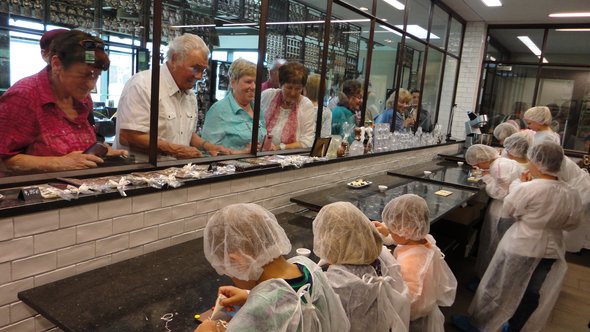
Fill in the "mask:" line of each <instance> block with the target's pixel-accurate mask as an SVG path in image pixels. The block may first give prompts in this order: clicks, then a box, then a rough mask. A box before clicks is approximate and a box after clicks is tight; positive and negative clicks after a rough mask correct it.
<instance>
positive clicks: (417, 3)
mask: <svg viewBox="0 0 590 332" xmlns="http://www.w3.org/2000/svg"><path fill="white" fill-rule="evenodd" d="M408 8H409V9H408V10H409V14H408V25H407V26H406V32H407V33H409V34H411V35H412V36H414V37H415V38H417V39H421V40H423V41H426V37H427V36H428V19H429V15H430V1H429V0H412V1H410V2H409V4H408Z"/></svg>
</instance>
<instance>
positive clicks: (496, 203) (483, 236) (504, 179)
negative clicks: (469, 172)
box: [465, 144, 523, 288]
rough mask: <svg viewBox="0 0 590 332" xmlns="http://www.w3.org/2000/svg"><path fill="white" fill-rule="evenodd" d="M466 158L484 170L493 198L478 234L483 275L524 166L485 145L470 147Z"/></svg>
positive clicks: (478, 262) (479, 275)
mask: <svg viewBox="0 0 590 332" xmlns="http://www.w3.org/2000/svg"><path fill="white" fill-rule="evenodd" d="M465 161H467V163H468V164H469V165H471V166H473V167H474V168H478V169H480V170H481V171H482V174H483V177H482V181H483V182H484V183H485V184H486V193H487V194H488V196H489V197H490V198H491V201H490V203H489V204H488V208H487V210H486V214H485V216H484V220H483V224H482V226H481V230H480V235H479V248H478V251H477V260H476V270H477V275H478V277H480V278H481V277H482V276H483V274H484V272H485V271H486V268H487V267H488V264H489V263H490V261H491V260H492V256H494V252H495V251H496V246H497V245H498V242H499V241H500V236H499V234H498V223H499V221H500V214H501V212H502V204H503V199H504V197H505V196H506V195H508V191H509V188H510V184H511V183H512V181H514V180H516V179H518V177H519V176H520V173H521V172H522V170H523V169H522V167H520V166H519V165H518V163H517V162H516V161H514V160H510V159H508V158H501V157H500V155H499V154H498V151H497V150H496V149H495V148H493V147H491V146H487V145H483V144H474V145H472V146H470V147H469V148H468V149H467V151H466V152H465ZM473 288H475V287H473Z"/></svg>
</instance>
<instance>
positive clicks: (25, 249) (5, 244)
mask: <svg viewBox="0 0 590 332" xmlns="http://www.w3.org/2000/svg"><path fill="white" fill-rule="evenodd" d="M33 253H34V246H33V237H32V236H27V237H21V238H18V239H14V240H8V241H2V242H0V263H4V262H7V261H10V260H13V259H17V258H22V257H26V256H30V255H32V254H33Z"/></svg>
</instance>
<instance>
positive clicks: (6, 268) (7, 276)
mask: <svg viewBox="0 0 590 332" xmlns="http://www.w3.org/2000/svg"><path fill="white" fill-rule="evenodd" d="M11 276H12V269H11V266H10V262H6V263H2V264H0V285H2V284H5V283H7V282H10V281H11V280H12V277H11ZM0 326H2V325H1V324H0Z"/></svg>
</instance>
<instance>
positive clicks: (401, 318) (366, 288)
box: [313, 202, 410, 332]
mask: <svg viewBox="0 0 590 332" xmlns="http://www.w3.org/2000/svg"><path fill="white" fill-rule="evenodd" d="M313 240H314V241H313V251H314V253H315V254H316V255H317V256H318V257H320V258H321V259H322V260H324V261H326V262H327V263H328V264H330V266H329V267H328V270H327V271H326V276H327V277H328V281H329V283H330V285H331V286H332V288H333V289H334V291H335V292H336V293H337V294H338V295H339V296H340V300H341V301H342V305H343V306H344V311H345V312H346V314H347V316H348V319H349V320H350V327H351V329H350V330H351V331H358V332H369V331H375V332H378V331H383V332H388V331H394V332H396V331H399V332H405V331H408V325H409V321H410V300H409V298H408V291H407V287H406V285H405V282H404V280H403V279H402V276H401V272H400V267H399V264H398V263H397V261H396V260H395V259H394V258H393V256H392V255H391V253H390V252H389V250H388V249H387V248H385V247H384V246H383V245H382V241H381V236H380V234H379V232H378V231H377V229H376V228H375V227H374V226H373V225H372V224H371V221H370V220H369V218H367V217H366V216H365V215H364V214H363V213H362V212H361V211H360V210H359V209H358V208H357V207H355V206H354V205H352V204H351V203H348V202H336V203H332V204H328V205H326V206H324V207H323V208H322V209H321V210H320V212H319V213H318V215H317V217H316V218H315V220H314V221H313Z"/></svg>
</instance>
